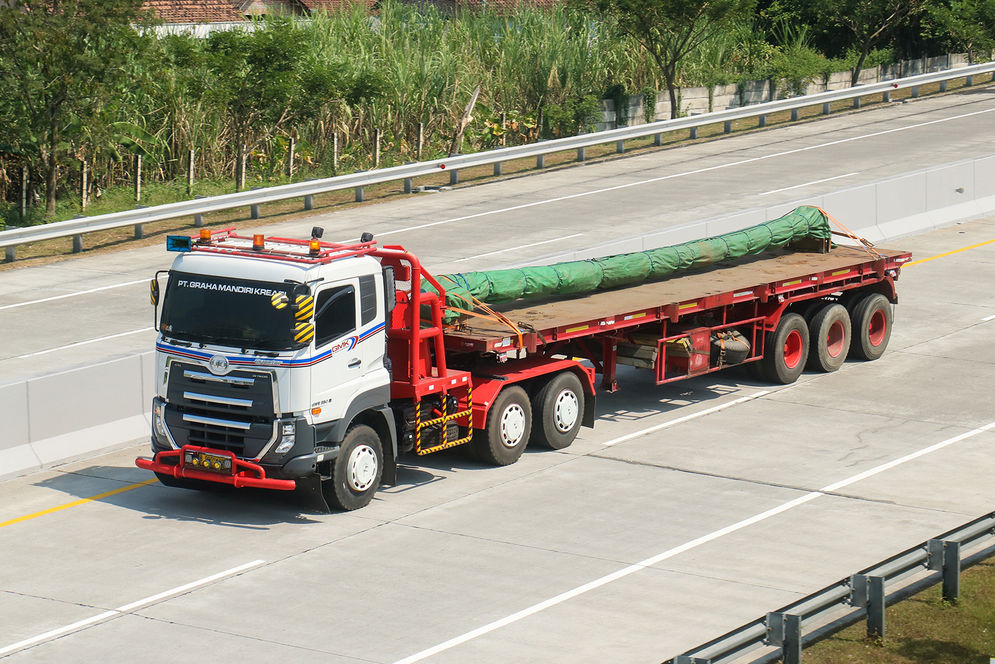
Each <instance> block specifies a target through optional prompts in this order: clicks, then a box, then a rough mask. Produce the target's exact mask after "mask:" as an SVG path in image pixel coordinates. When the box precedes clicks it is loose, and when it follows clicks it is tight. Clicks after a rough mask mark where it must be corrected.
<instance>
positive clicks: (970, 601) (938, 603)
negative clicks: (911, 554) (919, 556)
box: [802, 560, 995, 664]
mask: <svg viewBox="0 0 995 664" xmlns="http://www.w3.org/2000/svg"><path fill="white" fill-rule="evenodd" d="M866 634H867V628H866V626H865V625H864V624H863V623H860V624H857V625H853V626H852V627H849V628H847V629H845V630H843V631H842V632H839V633H838V634H836V635H835V636H832V637H830V638H828V639H826V640H825V641H822V642H821V643H818V644H816V645H814V646H812V647H811V648H807V649H806V650H805V652H804V654H803V655H802V661H804V662H805V664H841V663H843V662H860V663H861V664H988V661H989V659H990V658H993V659H995V562H993V561H991V560H989V561H987V562H983V563H980V564H978V565H976V566H975V567H972V568H970V569H968V570H966V571H965V572H964V573H963V575H962V577H961V596H960V599H958V600H957V602H955V603H949V602H944V601H943V600H942V599H941V593H940V587H939V586H934V587H933V588H931V589H929V590H926V591H924V592H922V593H920V594H918V595H916V596H915V597H912V598H910V599H908V600H905V601H904V602H899V603H898V604H895V605H894V606H891V607H889V608H888V611H887V616H886V638H885V639H884V640H878V639H868V638H867V636H866Z"/></svg>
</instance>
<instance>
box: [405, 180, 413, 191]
mask: <svg viewBox="0 0 995 664" xmlns="http://www.w3.org/2000/svg"><path fill="white" fill-rule="evenodd" d="M414 190H415V184H414V181H413V180H412V179H411V178H404V193H406V194H410V193H411V192H412V191H414Z"/></svg>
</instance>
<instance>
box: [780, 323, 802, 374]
mask: <svg viewBox="0 0 995 664" xmlns="http://www.w3.org/2000/svg"><path fill="white" fill-rule="evenodd" d="M804 348H805V346H804V344H803V343H802V335H801V333H800V332H798V330H791V332H789V333H788V336H787V338H786V339H785V340H784V366H786V367H788V368H789V369H794V368H795V367H797V366H798V365H799V363H801V361H802V351H803V350H804Z"/></svg>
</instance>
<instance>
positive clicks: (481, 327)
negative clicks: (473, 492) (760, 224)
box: [445, 246, 910, 352]
mask: <svg viewBox="0 0 995 664" xmlns="http://www.w3.org/2000/svg"><path fill="white" fill-rule="evenodd" d="M875 251H876V252H877V253H879V254H881V256H882V258H878V257H877V256H874V255H872V254H870V253H869V252H868V250H865V249H863V248H855V247H846V246H837V247H834V248H833V249H832V250H831V251H830V252H829V253H827V254H821V253H810V252H799V251H791V250H783V249H779V250H774V251H769V252H765V253H763V254H758V255H756V256H749V257H745V258H742V259H739V260H737V261H736V262H734V263H730V264H724V265H720V266H712V267H710V268H707V269H705V270H702V271H699V272H691V273H686V274H684V275H682V276H678V277H673V278H668V279H664V280H661V281H654V282H648V283H642V284H635V285H632V286H623V287H620V288H615V289H612V290H607V291H599V292H596V293H590V294H587V295H582V296H577V297H571V298H558V299H550V300H542V301H537V300H530V301H521V300H519V301H515V302H509V303H506V304H504V305H498V306H494V307H493V308H494V309H495V310H496V311H499V312H501V313H502V314H503V315H504V316H505V317H506V318H507V319H508V320H510V321H512V322H513V323H515V324H517V325H518V326H519V327H520V328H522V329H523V346H525V347H527V348H530V349H531V350H534V349H535V348H536V347H537V345H542V344H545V343H549V342H551V341H559V340H564V339H568V338H573V337H579V336H586V335H589V334H593V333H597V332H603V331H607V330H609V329H619V328H624V327H629V326H632V325H640V324H644V323H646V322H649V321H651V320H654V319H657V320H658V319H661V318H669V319H671V320H673V321H675V322H676V320H677V319H678V318H679V317H680V316H684V315H688V314H692V313H696V312H700V311H702V310H705V309H709V308H711V307H714V306H718V305H721V304H733V303H739V302H747V301H750V300H753V299H759V300H760V301H762V302H766V301H767V300H768V299H769V298H770V297H776V296H777V295H781V294H786V293H792V294H793V295H800V294H802V293H799V292H798V291H804V290H806V289H808V290H813V291H814V290H816V289H817V288H819V287H824V286H825V285H837V282H838V285H839V287H840V289H841V290H842V289H844V288H847V287H854V284H855V283H856V284H859V283H860V282H862V281H863V280H865V279H866V278H867V277H870V276H872V275H873V276H874V278H875V279H880V277H882V276H884V273H885V271H886V270H893V269H897V268H899V267H901V265H902V264H903V263H904V262H905V261H907V260H908V259H909V257H910V254H909V253H908V252H906V251H901V250H892V249H881V248H875ZM445 336H446V346H447V347H449V348H452V349H454V350H468V351H469V350H474V351H484V352H486V351H503V350H507V349H510V348H514V347H516V346H518V340H517V335H515V334H514V333H513V332H512V330H511V329H510V328H509V327H508V326H507V325H505V324H502V323H501V322H499V321H494V320H487V319H484V318H476V317H471V318H469V319H468V320H467V321H466V325H465V326H464V328H462V329H458V330H447V331H446V333H445Z"/></svg>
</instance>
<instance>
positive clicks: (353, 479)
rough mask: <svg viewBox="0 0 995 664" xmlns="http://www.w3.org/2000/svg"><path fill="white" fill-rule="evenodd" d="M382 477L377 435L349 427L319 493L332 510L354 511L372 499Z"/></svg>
mask: <svg viewBox="0 0 995 664" xmlns="http://www.w3.org/2000/svg"><path fill="white" fill-rule="evenodd" d="M382 475H383V448H382V446H381V445H380V437H379V436H378V435H377V432H376V431H374V430H373V429H371V428H370V427H368V426H366V425H365V424H357V425H355V426H352V427H349V430H348V431H346V434H345V439H343V441H342V446H341V447H340V448H339V455H338V457H337V458H336V459H335V466H334V467H333V468H332V476H331V477H329V478H327V479H324V478H323V479H322V482H321V493H322V496H323V497H324V498H325V502H327V503H328V504H329V505H331V506H332V507H337V508H339V509H340V510H345V511H349V510H358V509H359V508H360V507H365V506H366V505H368V504H369V502H370V501H371V500H373V494H375V493H376V492H377V488H378V487H379V486H380V477H381V476H382Z"/></svg>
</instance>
